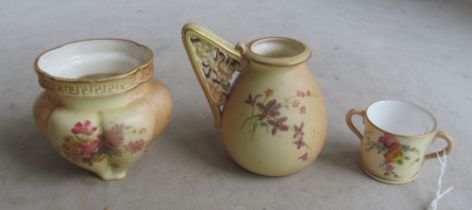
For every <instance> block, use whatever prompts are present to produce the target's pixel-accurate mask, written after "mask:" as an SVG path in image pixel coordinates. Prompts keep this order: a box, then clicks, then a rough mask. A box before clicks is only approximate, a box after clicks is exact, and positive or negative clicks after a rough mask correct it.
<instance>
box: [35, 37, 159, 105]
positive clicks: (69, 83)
mask: <svg viewBox="0 0 472 210" xmlns="http://www.w3.org/2000/svg"><path fill="white" fill-rule="evenodd" d="M100 40H115V41H124V42H128V43H132V44H134V45H136V46H138V47H142V48H144V49H145V50H146V51H148V52H149V57H148V58H147V60H146V62H144V64H142V65H140V66H138V67H136V68H134V69H132V70H131V71H129V72H126V73H124V74H120V75H115V76H111V77H106V78H100V79H69V78H62V77H56V76H53V75H50V74H48V73H46V72H45V71H43V70H42V69H41V68H40V67H39V65H38V61H39V59H41V57H42V56H43V55H45V54H46V53H48V52H51V51H53V50H56V49H59V48H61V47H64V46H67V45H70V44H75V43H80V42H87V41H100ZM153 57H154V56H153V52H152V50H151V49H150V48H149V47H147V46H145V45H142V44H139V43H137V42H134V41H131V40H127V39H116V38H98V39H83V40H77V41H72V42H67V43H64V44H61V45H59V46H57V47H54V48H51V49H49V50H46V51H44V52H42V53H41V54H39V55H38V56H37V57H36V59H35V61H34V69H35V71H36V74H37V75H38V80H39V84H40V85H41V87H43V88H44V89H46V90H48V91H51V92H54V93H56V94H58V95H63V96H104V95H111V94H116V93H121V92H126V91H128V90H131V89H133V88H135V87H137V86H138V85H140V84H141V83H143V82H146V81H148V80H149V79H151V78H152V75H153Z"/></svg>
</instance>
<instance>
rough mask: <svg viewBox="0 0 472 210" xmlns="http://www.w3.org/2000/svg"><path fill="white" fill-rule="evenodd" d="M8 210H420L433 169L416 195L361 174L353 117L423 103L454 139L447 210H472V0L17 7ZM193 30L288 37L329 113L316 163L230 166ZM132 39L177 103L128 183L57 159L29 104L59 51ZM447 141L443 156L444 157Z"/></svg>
mask: <svg viewBox="0 0 472 210" xmlns="http://www.w3.org/2000/svg"><path fill="white" fill-rule="evenodd" d="M0 14H1V18H0V47H1V51H0V134H1V135H0V136H1V137H0V209H104V208H105V207H110V208H111V209H113V210H115V209H424V208H425V207H427V206H428V204H429V202H430V200H431V199H432V198H433V196H434V193H435V191H436V181H437V177H438V175H439V164H438V162H437V161H434V160H433V161H428V162H426V163H425V165H424V167H423V168H422V170H421V174H420V177H419V178H418V179H417V180H416V181H414V182H412V183H409V184H407V185H401V186H392V185H386V184H382V183H379V182H376V181H374V180H372V179H370V178H369V177H367V176H366V175H365V174H363V172H362V171H361V169H360V168H359V157H360V154H359V151H360V150H359V149H360V147H359V141H358V140H357V139H356V138H355V136H354V135H353V134H352V133H351V132H350V131H349V130H348V129H347V127H346V125H345V123H344V114H345V113H346V111H347V110H348V109H349V108H352V107H357V108H363V107H365V106H367V105H368V104H370V103H372V102H374V101H377V100H381V99H403V100H408V101H412V102H414V103H417V104H420V105H422V106H424V107H426V108H427V109H429V110H430V111H431V112H432V113H434V115H435V116H436V118H437V120H438V122H439V128H440V129H442V130H446V131H448V132H450V133H451V135H452V136H453V137H454V138H455V140H456V144H457V147H456V150H455V151H454V153H453V154H452V155H451V156H450V157H449V162H448V170H447V172H446V174H445V177H444V185H445V186H454V187H455V190H453V191H452V192H451V193H450V194H448V195H447V196H446V197H444V198H443V199H442V200H441V201H440V204H439V207H440V209H471V208H472V201H471V200H470V199H471V195H472V186H471V185H472V179H471V178H470V176H471V172H472V169H471V167H470V165H471V162H472V155H471V151H472V143H471V137H472V135H471V134H472V132H471V127H470V126H471V125H472V124H471V119H472V95H471V92H472V2H471V1H393V0H389V1H383V0H382V1H380V0H359V1H348V0H330V1H328V0H324V1H323V0H313V1H269V0H266V1H209V0H204V1H188V2H183V1H165V2H164V1H111V0H96V1H64V0H43V1H13V0H2V2H1V6H0ZM187 21H195V22H198V23H201V24H203V25H205V26H207V27H208V28H209V29H211V30H213V31H215V32H217V33H218V34H220V35H221V36H223V37H225V38H226V39H228V40H230V41H232V42H234V43H235V42H237V41H243V42H248V41H250V40H252V39H255V38H258V37H263V36H272V35H278V36H289V37H293V38H296V39H299V40H302V41H304V42H305V43H306V44H308V45H309V46H310V47H311V48H312V50H313V56H312V58H311V59H310V61H309V63H308V64H309V66H310V67H311V69H312V71H313V73H314V75H315V76H316V77H317V79H318V82H319V84H320V85H321V87H322V89H323V92H324V95H325V99H326V104H327V107H328V112H329V133H328V136H327V141H326V145H325V147H324V149H323V151H322V153H321V155H320V156H319V158H318V159H317V160H316V161H315V162H314V164H312V165H310V166H309V167H308V168H306V169H305V170H304V171H302V172H300V173H298V174H296V175H293V176H288V177H280V178H267V177H262V176H258V175H254V174H251V173H249V172H246V171H245V170H243V169H241V168H240V167H238V166H237V165H236V164H235V163H234V162H232V161H231V160H230V158H229V157H228V155H227V154H226V152H225V150H224V147H223V145H222V142H221V136H220V134H219V131H218V130H216V129H215V128H214V127H213V122H212V116H211V112H210V109H209V108H208V105H207V102H206V100H205V98H204V95H203V92H202V91H201V90H200V87H199V85H198V82H197V80H196V78H195V76H194V75H193V73H192V70H191V67H190V64H189V62H188V60H187V55H186V54H185V51H184V48H183V46H182V43H181V39H180V29H181V27H182V25H183V24H184V23H185V22H187ZM96 37H116V38H127V39H132V40H135V41H138V42H141V43H143V44H146V45H148V46H149V47H151V48H152V49H153V50H154V52H155V67H156V68H155V75H154V78H155V79H159V80H162V81H163V82H165V83H166V84H167V85H168V86H169V87H170V89H171V91H172V93H173V97H174V104H175V106H174V113H173V119H172V122H171V124H170V126H169V128H168V129H167V131H166V132H165V133H164V134H163V135H161V137H160V138H159V139H158V140H157V141H156V142H155V143H154V144H153V145H152V146H151V148H150V149H149V150H148V152H147V153H146V154H145V155H144V157H143V158H142V159H141V160H139V161H138V162H137V163H136V164H135V165H134V166H132V168H131V169H130V171H129V173H128V177H127V178H126V179H124V180H121V181H114V182H104V181H101V180H100V179H99V178H97V177H96V176H94V175H93V174H91V173H89V172H86V171H84V170H82V169H80V168H78V167H76V166H74V165H72V164H70V163H68V162H67V161H66V160H64V159H62V158H61V157H60V156H59V155H58V154H57V153H56V152H55V151H54V150H53V148H52V147H51V146H50V144H49V143H48V142H47V140H46V139H45V138H44V137H42V136H40V133H39V131H38V129H37V128H36V127H35V125H34V122H33V119H32V115H31V106H32V104H33V102H34V100H35V97H36V96H37V95H38V94H39V93H40V92H41V91H42V90H41V88H40V87H39V85H38V83H37V79H36V75H35V74H34V71H33V67H32V62H33V60H34V58H35V56H36V55H38V54H39V53H41V52H42V51H44V50H46V49H49V48H51V47H54V46H56V45H58V44H61V43H64V42H68V41H72V40H77V39H85V38H96ZM441 146H442V144H441V143H438V144H437V145H435V148H439V147H441Z"/></svg>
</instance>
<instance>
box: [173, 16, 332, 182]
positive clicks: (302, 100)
mask: <svg viewBox="0 0 472 210" xmlns="http://www.w3.org/2000/svg"><path fill="white" fill-rule="evenodd" d="M182 39H183V43H184V46H185V49H186V51H187V54H188V56H189V59H190V61H191V64H192V67H193V69H194V73H195V74H196V75H197V78H198V80H199V82H200V85H201V87H202V89H203V91H204V93H205V95H206V97H207V100H208V102H209V104H210V108H211V110H212V112H213V115H214V121H215V126H216V127H217V128H220V129H221V131H222V138H223V142H224V145H225V147H226V149H227V151H228V153H229V155H230V156H231V158H232V159H234V161H235V162H236V163H238V164H239V165H240V166H242V167H243V168H245V169H247V170H249V171H251V172H253V173H256V174H260V175H266V176H284V175H289V174H293V173H296V172H298V171H300V170H302V169H303V168H305V167H307V166H308V165H309V164H310V163H311V162H313V161H314V160H315V159H316V157H317V156H318V154H319V153H320V151H321V149H322V147H323V145H324V142H325V136H326V130H327V114H326V110H325V105H324V100H323V96H322V93H321V91H320V88H319V86H318V85H317V83H316V81H315V78H314V76H313V75H312V73H311V71H310V69H309V68H308V67H307V65H306V61H307V60H308V59H309V57H310V55H311V51H310V49H309V48H308V46H307V45H305V44H303V43H302V42H300V41H297V40H295V39H291V38H285V37H267V38H261V39H257V40H254V41H251V42H249V44H247V45H246V44H241V43H238V44H237V45H232V44H230V43H228V42H227V41H225V40H223V39H222V38H220V37H219V36H217V35H215V34H214V33H212V32H210V31H209V30H207V29H205V28H204V27H202V26H199V25H197V24H194V23H188V24H186V25H185V26H184V27H183V29H182ZM236 74H237V76H236Z"/></svg>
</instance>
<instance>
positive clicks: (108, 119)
mask: <svg viewBox="0 0 472 210" xmlns="http://www.w3.org/2000/svg"><path fill="white" fill-rule="evenodd" d="M34 66H35V70H36V73H37V75H38V78H39V83H40V85H41V86H42V87H43V88H44V89H45V91H44V92H43V93H42V94H41V95H40V96H39V97H38V98H37V100H36V103H35V104H34V106H33V114H34V117H35V120H36V124H37V126H38V127H39V129H40V130H41V132H42V133H43V134H44V136H46V137H47V138H48V139H49V140H50V142H51V144H52V145H53V147H54V148H55V149H56V150H57V151H58V152H59V153H60V154H61V155H62V156H63V157H64V158H66V159H67V160H69V161H70V162H72V163H73V164H76V165H78V166H80V167H82V168H85V169H87V170H90V171H92V172H94V173H96V174H97V175H98V176H100V177H101V178H102V179H104V180H116V179H121V178H124V177H125V176H126V173H127V171H128V168H129V167H130V166H131V165H132V164H133V163H134V162H135V161H136V160H138V159H139V158H140V157H141V156H142V155H143V153H144V151H145V150H146V148H148V147H149V145H150V144H151V143H152V142H153V140H155V139H156V138H157V137H158V136H159V134H160V133H161V132H162V131H163V130H164V129H165V127H166V126H167V124H168V123H169V121H170V117H171V112H172V98H171V95H170V92H169V90H168V89H167V87H166V86H165V85H164V84H163V83H161V82H159V81H156V80H152V75H153V53H152V51H151V49H149V48H148V47H146V46H144V45H141V44H138V43H135V42H133V41H129V40H121V39H95V40H83V41H78V42H72V43H68V44H65V45H61V46H59V47H57V48H54V49H51V50H48V51H46V52H44V53H43V54H41V55H40V56H38V58H37V59H36V61H35V65H34Z"/></svg>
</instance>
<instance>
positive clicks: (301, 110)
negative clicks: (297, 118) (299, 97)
mask: <svg viewBox="0 0 472 210" xmlns="http://www.w3.org/2000/svg"><path fill="white" fill-rule="evenodd" d="M305 113H306V107H305V106H302V107H300V114H305Z"/></svg>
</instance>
